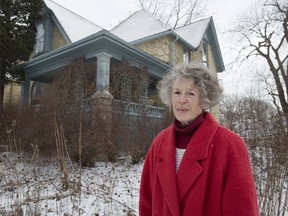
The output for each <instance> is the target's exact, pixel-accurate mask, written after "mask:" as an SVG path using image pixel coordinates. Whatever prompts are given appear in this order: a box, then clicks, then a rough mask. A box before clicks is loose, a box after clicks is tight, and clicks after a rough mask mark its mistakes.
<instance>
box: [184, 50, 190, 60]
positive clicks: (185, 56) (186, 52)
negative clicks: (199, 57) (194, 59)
mask: <svg viewBox="0 0 288 216" xmlns="http://www.w3.org/2000/svg"><path fill="white" fill-rule="evenodd" d="M189 61H190V52H189V50H188V49H183V63H189Z"/></svg>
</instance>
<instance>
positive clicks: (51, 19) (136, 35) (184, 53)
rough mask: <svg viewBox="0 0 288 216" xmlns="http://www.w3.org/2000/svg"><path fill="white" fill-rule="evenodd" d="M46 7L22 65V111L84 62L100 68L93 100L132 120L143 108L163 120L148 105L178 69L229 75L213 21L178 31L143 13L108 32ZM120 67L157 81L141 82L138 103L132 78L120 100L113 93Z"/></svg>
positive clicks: (48, 1)
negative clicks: (115, 104) (190, 66)
mask: <svg viewBox="0 0 288 216" xmlns="http://www.w3.org/2000/svg"><path fill="white" fill-rule="evenodd" d="M44 3H45V5H44V7H43V9H42V11H41V13H40V16H39V19H38V20H37V22H36V27H37V36H36V44H35V49H34V52H33V55H32V56H33V57H32V58H31V59H30V60H29V61H27V62H25V63H23V64H22V65H21V66H22V67H23V68H24V70H25V78H26V80H25V82H24V83H23V85H22V90H21V100H22V104H23V105H29V103H33V101H37V98H36V97H37V95H38V96H39V91H40V89H41V85H43V84H45V83H51V82H53V78H54V76H55V73H56V72H57V71H59V69H61V68H63V67H64V66H65V65H67V64H69V63H70V62H72V61H73V60H75V59H79V58H81V59H84V61H85V62H94V63H95V79H96V81H95V92H94V94H92V95H90V98H88V99H91V98H92V99H93V100H97V99H101V100H103V99H105V100H112V99H113V98H114V99H119V100H122V102H123V103H125V104H126V109H127V111H128V112H129V113H130V114H137V113H138V114H139V113H140V112H142V111H143V109H142V108H143V107H144V108H145V112H146V113H147V115H150V116H151V117H161V116H163V108H161V107H157V106H153V105H154V103H149V101H150V100H151V101H155V100H157V99H155V92H156V88H155V83H157V81H159V80H160V79H161V78H162V77H163V76H164V75H165V74H166V73H167V71H168V70H169V69H170V68H171V67H172V66H173V65H175V64H179V63H182V62H191V61H195V60H198V61H202V62H203V63H205V64H206V65H207V66H208V67H209V68H210V70H211V71H213V72H214V73H219V72H222V71H224V69H225V68H224V63H223V59H222V55H221V51H220V47H219V43H218V39H217V34H216V30H215V26H214V23H213V18H212V17H209V18H206V19H203V20H200V21H197V22H195V23H192V24H190V25H187V26H183V27H181V28H178V29H175V30H173V29H171V28H169V27H167V26H165V25H163V24H162V23H161V22H159V21H158V20H157V19H155V18H154V17H153V16H152V15H151V14H149V13H148V12H147V11H145V10H140V11H138V12H136V13H134V14H132V15H131V16H130V17H128V18H127V19H125V20H124V21H123V22H121V23H120V24H119V25H117V26H116V27H114V28H113V29H112V30H110V31H108V30H105V29H103V28H101V27H100V26H98V25H96V24H94V23H92V22H90V21H89V20H86V19H84V18H83V17H81V16H79V15H77V14H75V13H73V12H71V11H69V10H68V9H66V8H64V7H62V6H61V5H59V4H57V3H55V2H53V1H51V0H44ZM119 63H123V64H124V63H125V64H128V65H130V66H131V67H133V68H135V69H136V70H138V71H139V73H144V72H145V74H147V75H148V76H149V79H150V80H152V81H153V83H154V85H150V84H149V83H148V82H147V80H146V79H145V78H143V80H140V82H139V89H140V90H139V91H137V92H138V93H139V97H138V101H133V100H132V99H131V91H133V89H132V85H133V83H132V81H131V79H130V78H129V77H127V76H123V77H121V79H123V80H124V81H123V82H121V83H122V84H121V85H120V88H122V91H121V92H122V93H121V95H120V96H119V97H118V98H117V97H116V96H115V95H113V92H111V91H110V88H109V87H110V85H111V68H112V66H113V65H115V64H119ZM115 97H116V98H115ZM82 99H84V98H82ZM85 99H87V98H85ZM102 102H103V101H102ZM91 109H93V108H91V107H90V108H89V110H91ZM141 110H142V111H141ZM212 112H214V111H213V110H212ZM215 113H216V112H215Z"/></svg>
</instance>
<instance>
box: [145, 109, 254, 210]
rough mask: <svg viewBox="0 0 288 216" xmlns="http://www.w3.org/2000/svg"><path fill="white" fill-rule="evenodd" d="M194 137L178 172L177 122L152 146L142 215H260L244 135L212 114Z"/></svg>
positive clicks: (148, 155) (147, 163)
mask: <svg viewBox="0 0 288 216" xmlns="http://www.w3.org/2000/svg"><path fill="white" fill-rule="evenodd" d="M204 119H205V120H204V122H203V123H202V124H201V125H200V127H199V128H198V130H197V132H196V133H195V134H194V136H193V137H192V139H191V141H190V142H189V145H188V146H187V149H186V152H185V154H184V156H183V158H182V161H181V165H180V167H179V170H178V173H177V175H176V165H175V154H176V152H175V151H176V149H175V131H174V129H173V125H170V126H169V127H168V128H166V129H165V130H163V131H162V132H160V133H159V134H158V135H157V137H156V138H155V139H154V141H153V143H152V146H151V147H150V149H149V151H148V153H147V156H146V159H145V163H144V167H143V172H142V177H141V183H140V201H139V213H140V216H152V215H153V216H154V215H155V216H180V215H181V216H256V215H259V213H258V205H257V194H256V189H255V183H254V179H253V176H252V170H251V165H250V159H249V155H248V151H247V149H246V146H245V144H244V142H243V141H242V139H241V138H240V137H239V136H238V135H236V134H234V133H233V132H231V131H229V130H228V129H226V128H224V127H222V126H220V125H219V124H218V122H217V121H216V120H215V119H214V118H213V117H212V115H211V114H209V113H206V114H205V116H204Z"/></svg>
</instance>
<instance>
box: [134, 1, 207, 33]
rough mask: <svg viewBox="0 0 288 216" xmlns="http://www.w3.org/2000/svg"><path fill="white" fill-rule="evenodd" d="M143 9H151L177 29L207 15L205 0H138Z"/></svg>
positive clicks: (163, 21)
mask: <svg viewBox="0 0 288 216" xmlns="http://www.w3.org/2000/svg"><path fill="white" fill-rule="evenodd" d="M138 1H139V4H140V6H141V8H142V9H145V10H147V11H149V12H150V13H151V14H152V15H154V16H155V17H156V18H157V19H159V20H160V21H161V22H162V23H164V24H165V25H169V26H171V28H173V29H175V28H177V27H180V26H183V25H188V24H190V23H192V22H193V21H194V20H196V19H198V18H199V17H201V16H203V15H205V12H204V1H200V0H168V1H167V0H155V1H154V0H138Z"/></svg>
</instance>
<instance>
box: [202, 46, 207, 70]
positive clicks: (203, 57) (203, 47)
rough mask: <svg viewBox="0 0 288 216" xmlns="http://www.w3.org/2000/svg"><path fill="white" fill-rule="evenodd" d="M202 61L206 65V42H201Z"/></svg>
mask: <svg viewBox="0 0 288 216" xmlns="http://www.w3.org/2000/svg"><path fill="white" fill-rule="evenodd" d="M202 63H203V64H204V65H205V66H206V67H208V43H206V42H204V41H203V43H202Z"/></svg>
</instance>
